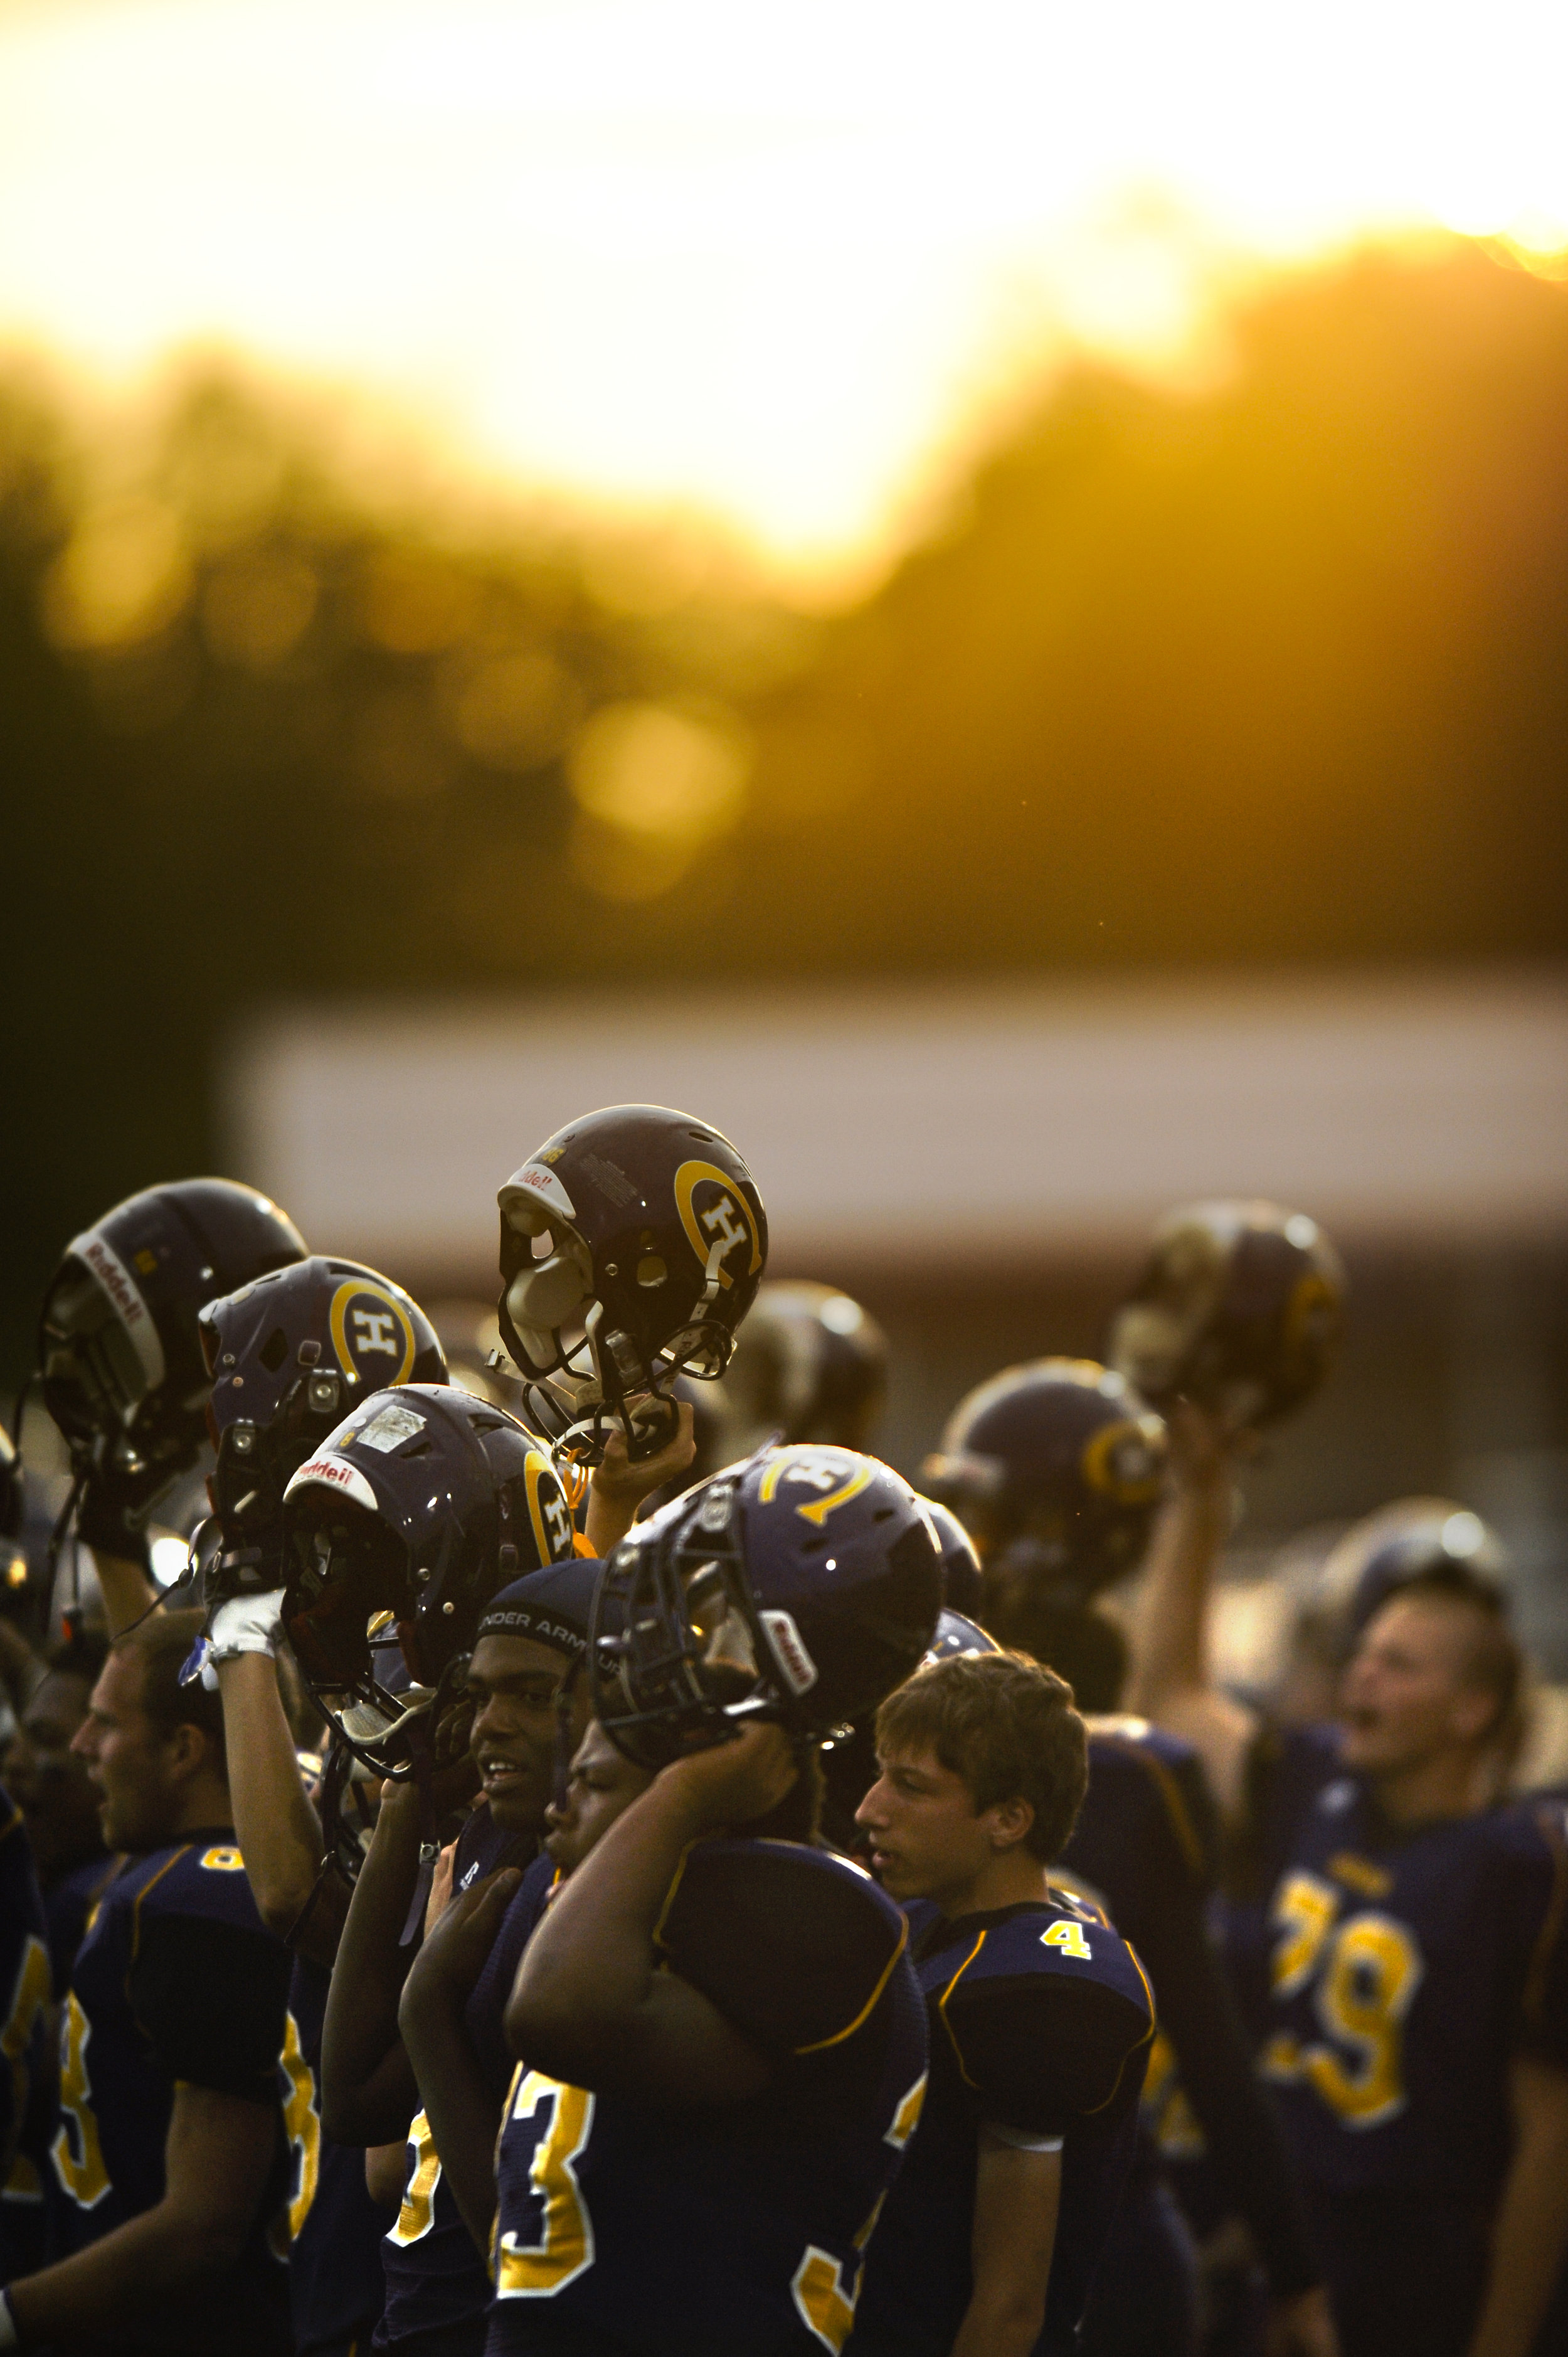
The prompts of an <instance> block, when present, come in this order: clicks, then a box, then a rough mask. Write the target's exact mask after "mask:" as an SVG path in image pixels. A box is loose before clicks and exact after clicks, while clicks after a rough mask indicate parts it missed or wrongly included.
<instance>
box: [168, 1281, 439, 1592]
mask: <svg viewBox="0 0 1568 2357" xmlns="http://www.w3.org/2000/svg"><path fill="white" fill-rule="evenodd" d="M197 1323H198V1326H199V1329H200V1335H201V1349H202V1354H203V1356H204V1358H205V1360H206V1361H207V1371H208V1373H209V1377H210V1379H211V1383H212V1392H211V1398H210V1402H209V1411H208V1422H209V1431H210V1433H211V1436H212V1439H213V1442H214V1445H215V1446H216V1448H217V1451H218V1465H217V1469H216V1471H215V1472H214V1473H213V1476H212V1481H211V1494H212V1504H213V1510H214V1512H215V1513H216V1515H217V1517H218V1522H219V1525H220V1532H221V1536H222V1544H221V1547H220V1551H219V1552H218V1554H217V1555H215V1556H214V1557H213V1558H212V1560H211V1561H210V1563H209V1565H208V1566H207V1567H206V1574H205V1580H204V1589H203V1593H204V1599H205V1600H206V1601H208V1602H209V1603H210V1602H211V1601H213V1600H214V1599H215V1598H218V1597H221V1596H242V1595H245V1594H259V1593H263V1592H264V1591H266V1590H267V1589H269V1588H274V1587H277V1586H278V1584H279V1582H280V1581H281V1580H282V1578H283V1574H284V1534H283V1496H284V1491H285V1488H286V1486H287V1484H288V1481H289V1478H290V1476H291V1475H292V1474H294V1473H296V1472H297V1471H298V1469H299V1468H300V1467H301V1466H302V1465H303V1464H304V1463H305V1460H306V1458H307V1457H308V1456H309V1455H310V1454H311V1452H312V1450H313V1449H314V1448H316V1446H317V1442H319V1441H323V1440H325V1439H326V1437H327V1436H328V1433H329V1432H331V1431H332V1430H333V1428H334V1426H337V1425H339V1424H341V1423H342V1421H343V1418H344V1416H345V1415H347V1414H348V1413H349V1410H350V1409H351V1408H352V1407H353V1406H354V1405H355V1404H356V1402H358V1401H360V1400H362V1399H365V1398H367V1397H368V1396H369V1395H370V1394H371V1392H377V1391H381V1390H384V1389H387V1388H388V1387H390V1386H392V1385H393V1384H397V1383H446V1379H447V1373H446V1358H445V1356H444V1355H443V1352H442V1349H441V1345H440V1342H439V1341H438V1340H437V1339H436V1335H435V1328H434V1327H433V1326H432V1325H431V1323H430V1320H429V1318H426V1316H425V1314H424V1310H423V1309H421V1308H420V1307H419V1305H418V1303H417V1302H415V1301H413V1300H411V1299H410V1298H409V1297H408V1295H407V1294H406V1293H405V1292H404V1291H403V1287H402V1286H400V1285H394V1284H393V1283H392V1280H391V1278H390V1277H385V1276H382V1275H380V1274H379V1273H378V1271H376V1270H375V1269H373V1268H366V1267H364V1266H363V1265H362V1264H361V1263H360V1262H359V1261H355V1260H326V1259H323V1258H321V1257H320V1256H319V1255H314V1256H313V1257H312V1258H310V1259H309V1260H302V1261H296V1262H295V1264H294V1265H293V1266H292V1267H291V1268H282V1269H274V1270H273V1271H272V1272H271V1273H270V1274H269V1275H265V1276H259V1277H257V1278H255V1279H254V1281H253V1282H252V1284H250V1285H242V1286H241V1287H240V1288H239V1290H238V1291H237V1292H235V1293H229V1294H225V1295H224V1297H223V1298H222V1300H220V1301H209V1303H208V1305H207V1307H206V1308H204V1309H203V1310H202V1311H201V1313H200V1315H199V1318H198V1320H197Z"/></svg>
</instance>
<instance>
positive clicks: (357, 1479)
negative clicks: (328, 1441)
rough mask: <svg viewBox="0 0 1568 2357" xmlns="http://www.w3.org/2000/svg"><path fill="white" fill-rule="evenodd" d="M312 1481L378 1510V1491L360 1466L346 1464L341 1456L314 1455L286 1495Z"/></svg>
mask: <svg viewBox="0 0 1568 2357" xmlns="http://www.w3.org/2000/svg"><path fill="white" fill-rule="evenodd" d="M310 1482H319V1483H321V1484H322V1485H323V1486H324V1487H325V1488H327V1489H328V1490H341V1491H344V1493H345V1494H346V1495H347V1496H348V1497H350V1498H352V1499H353V1501H354V1502H355V1504H356V1505H357V1506H368V1507H369V1508H370V1510H371V1513H372V1514H373V1513H374V1512H376V1511H377V1508H376V1493H375V1491H373V1490H372V1489H371V1485H370V1483H369V1482H368V1481H367V1480H366V1479H365V1477H364V1475H363V1474H362V1473H361V1472H360V1469H359V1467H358V1466H357V1465H349V1464H346V1463H345V1462H344V1460H343V1458H340V1457H313V1458H311V1459H310V1462H309V1463H308V1464H307V1465H302V1466H301V1467H300V1469H299V1470H298V1472H297V1473H296V1474H295V1477H294V1479H293V1480H292V1481H291V1482H290V1483H289V1485H288V1487H287V1489H286V1490H285V1491H284V1496H285V1498H292V1497H293V1495H294V1493H295V1491H296V1490H303V1489H304V1488H305V1487H306V1484H307V1483H310Z"/></svg>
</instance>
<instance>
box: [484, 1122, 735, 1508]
mask: <svg viewBox="0 0 1568 2357" xmlns="http://www.w3.org/2000/svg"><path fill="white" fill-rule="evenodd" d="M498 1200H499V1204H500V1274H501V1297H500V1303H499V1311H498V1318H499V1326H500V1331H501V1338H502V1340H503V1341H504V1342H505V1344H506V1347H507V1350H508V1351H510V1354H511V1357H512V1360H513V1361H514V1363H515V1365H516V1367H517V1369H518V1372H520V1374H521V1377H522V1379H523V1382H524V1383H525V1384H526V1385H527V1386H528V1392H529V1400H530V1405H531V1410H532V1412H534V1413H537V1415H539V1417H540V1421H541V1424H542V1427H543V1428H545V1429H548V1430H550V1431H551V1433H552V1435H553V1437H555V1438H556V1440H557V1442H558V1444H559V1445H560V1446H562V1447H563V1448H568V1447H569V1448H571V1449H572V1451H573V1453H574V1454H575V1456H576V1457H577V1458H578V1459H579V1460H580V1461H581V1462H584V1463H590V1462H593V1461H595V1460H596V1458H597V1456H599V1455H601V1454H602V1453H603V1447H604V1436H605V1425H606V1421H607V1419H608V1418H611V1417H613V1418H614V1419H615V1420H616V1421H617V1422H618V1423H619V1424H620V1426H621V1427H622V1429H623V1431H624V1432H625V1434H626V1440H627V1448H628V1454H629V1455H631V1456H632V1457H646V1456H649V1455H651V1454H652V1453H653V1451H654V1450H655V1449H656V1448H660V1447H661V1446H662V1445H663V1442H664V1441H665V1440H666V1439H667V1438H668V1437H669V1435H670V1432H671V1429H672V1426H673V1422H674V1415H675V1410H674V1405H673V1403H672V1402H671V1400H670V1399H669V1396H668V1386H669V1384H670V1383H671V1381H672V1379H673V1378H674V1377H675V1376H677V1375H679V1374H682V1373H683V1374H688V1375H696V1376H698V1377H701V1378H703V1380H709V1379H711V1378H713V1377H714V1376H715V1375H719V1374H722V1373H723V1372H724V1370H725V1366H726V1365H727V1363H728V1361H729V1356H730V1352H731V1350H732V1349H733V1347H734V1343H735V1330H736V1327H737V1326H738V1325H739V1323H740V1321H741V1319H742V1318H744V1317H745V1316H746V1311H747V1310H748V1309H749V1308H750V1307H751V1305H752V1303H753V1301H754V1300H755V1299H756V1297H757V1286H758V1285H759V1284H760V1282H761V1278H762V1272H763V1269H764V1267H765V1266H766V1265H767V1261H768V1215H767V1213H766V1212H765V1211H764V1210H763V1208H762V1198H761V1196H760V1195H759V1194H758V1193H757V1187H756V1183H755V1181H754V1180H753V1179H752V1176H751V1173H750V1172H749V1170H747V1168H746V1164H745V1163H744V1162H743V1161H742V1160H741V1157H740V1156H739V1155H738V1154H737V1153H736V1149H735V1147H734V1146H732V1145H731V1144H730V1142H729V1140H728V1138H726V1137H722V1136H721V1135H719V1133H718V1131H717V1130H716V1129H710V1128H709V1127H708V1126H707V1125H705V1124H704V1123H703V1122H699V1121H695V1120H693V1118H692V1116H691V1115H690V1114H683V1113H674V1112H671V1110H670V1108H669V1107H668V1106H666V1105H610V1106H607V1107H606V1108H605V1109H604V1110H603V1111H601V1112H599V1113H593V1114H587V1115H586V1116H585V1119H583V1120H581V1121H576V1122H573V1123H571V1124H570V1125H568V1126H567V1127H566V1128H565V1129H559V1130H557V1131H556V1132H555V1135H553V1137H549V1138H546V1140H545V1142H544V1144H543V1145H542V1146H540V1147H539V1149H538V1150H537V1152H536V1153H534V1154H532V1155H531V1156H530V1157H529V1159H528V1160H527V1161H526V1162H525V1163H524V1164H523V1165H522V1167H521V1169H518V1170H516V1171H514V1172H513V1173H512V1176H511V1177H510V1179H508V1180H507V1182H506V1184H505V1186H504V1187H502V1188H501V1189H500V1192H499V1199H498ZM639 1393H643V1394H648V1393H651V1394H655V1395H656V1396H657V1397H659V1398H660V1399H661V1401H662V1403H663V1407H662V1413H661V1414H659V1415H639V1417H638V1418H637V1419H636V1421H635V1422H634V1421H633V1418H632V1415H631V1411H630V1409H629V1407H628V1400H629V1399H630V1398H631V1397H632V1395H634V1394H639Z"/></svg>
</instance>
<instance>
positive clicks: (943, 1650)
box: [920, 1609, 1002, 1669]
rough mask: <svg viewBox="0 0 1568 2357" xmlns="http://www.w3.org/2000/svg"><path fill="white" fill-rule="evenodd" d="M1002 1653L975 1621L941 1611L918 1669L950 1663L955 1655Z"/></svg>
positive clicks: (961, 1615) (956, 1613)
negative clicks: (930, 1664) (934, 1663)
mask: <svg viewBox="0 0 1568 2357" xmlns="http://www.w3.org/2000/svg"><path fill="white" fill-rule="evenodd" d="M1001 1651H1002V1648H1001V1646H1000V1645H999V1644H998V1643H997V1641H996V1640H995V1638H994V1637H992V1636H988V1635H987V1633H986V1631H984V1630H983V1628H982V1627H981V1626H980V1624H979V1622H978V1621H976V1620H966V1619H965V1617H964V1615H963V1614H962V1613H961V1612H950V1611H948V1610H946V1609H943V1612H942V1615H941V1618H940V1620H939V1621H938V1622H937V1633H936V1635H935V1636H934V1637H933V1638H932V1639H931V1641H930V1643H929V1645H928V1646H927V1648H926V1651H925V1654H924V1657H923V1659H922V1660H921V1663H920V1667H921V1668H922V1669H924V1668H925V1666H926V1663H928V1662H950V1661H951V1660H952V1658H953V1655H954V1654H955V1653H999V1652H1001Z"/></svg>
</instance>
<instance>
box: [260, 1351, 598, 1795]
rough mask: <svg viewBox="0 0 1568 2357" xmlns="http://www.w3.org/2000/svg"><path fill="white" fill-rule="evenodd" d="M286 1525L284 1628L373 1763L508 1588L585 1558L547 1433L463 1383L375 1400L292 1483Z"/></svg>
mask: <svg viewBox="0 0 1568 2357" xmlns="http://www.w3.org/2000/svg"><path fill="white" fill-rule="evenodd" d="M284 1520H285V1527H286V1531H287V1535H288V1566H287V1571H288V1576H287V1578H286V1580H285V1598H284V1608H283V1619H284V1627H285V1630H286V1631H287V1633H288V1637H289V1641H290V1643H291V1644H292V1645H293V1647H294V1650H295V1657H296V1659H297V1660H298V1663H299V1665H300V1668H301V1670H302V1671H303V1672H304V1674H305V1676H306V1679H307V1681H308V1682H309V1684H310V1686H311V1688H312V1690H313V1692H314V1693H315V1694H316V1695H317V1700H318V1701H320V1702H321V1703H322V1705H323V1707H324V1708H325V1709H326V1710H327V1711H328V1717H331V1718H332V1719H333V1721H334V1724H335V1725H337V1726H338V1727H339V1729H340V1731H341V1732H342V1733H343V1735H344V1736H345V1738H347V1739H348V1740H349V1742H350V1743H351V1744H352V1745H353V1746H354V1748H355V1749H357V1750H358V1751H359V1752H360V1756H361V1757H364V1758H369V1759H371V1760H372V1763H373V1764H379V1763H380V1761H381V1760H391V1759H392V1753H391V1751H389V1749H387V1746H388V1745H389V1743H390V1741H391V1739H392V1738H393V1737H395V1735H396V1734H397V1733H398V1732H399V1731H400V1730H401V1729H402V1728H403V1727H405V1726H406V1724H407V1722H408V1720H409V1719H410V1718H412V1717H413V1716H415V1715H417V1713H418V1712H419V1711H420V1710H421V1709H424V1708H426V1707H428V1706H430V1705H431V1704H432V1703H433V1702H434V1701H435V1699H436V1698H437V1696H438V1695H440V1693H441V1691H442V1689H443V1687H444V1686H445V1685H446V1684H449V1683H450V1680H451V1677H452V1675H453V1674H454V1672H455V1670H456V1665H457V1663H459V1662H460V1660H461V1659H462V1657H463V1656H465V1655H466V1654H467V1652H469V1651H470V1650H471V1648H472V1645H473V1642H474V1631H475V1629H476V1628H477V1626H478V1620H479V1616H480V1614H481V1612H482V1610H483V1609H484V1607H485V1606H486V1605H487V1604H488V1603H489V1599H490V1598H491V1597H492V1596H493V1595H494V1594H495V1592H496V1590H497V1588H498V1587H505V1586H506V1585H507V1583H508V1582H509V1581H510V1580H513V1579H516V1578H518V1577H521V1574H523V1573H524V1572H529V1571H537V1570H540V1569H542V1567H543V1566H544V1565H546V1564H549V1563H555V1562H559V1561H561V1560H562V1559H564V1558H565V1557H567V1556H570V1555H572V1553H573V1533H572V1516H571V1512H570V1510H569V1509H568V1507H567V1504H566V1498H565V1493H564V1491H563V1489H562V1487H561V1482H560V1480H559V1478H558V1476H557V1475H556V1472H555V1469H554V1467H553V1465H552V1463H551V1461H550V1458H549V1457H548V1456H547V1455H546V1454H545V1452H544V1450H543V1449H542V1447H541V1446H540V1444H539V1442H538V1441H537V1440H536V1439H535V1437H534V1436H533V1435H532V1433H531V1432H529V1431H527V1430H526V1429H525V1428H524V1427H523V1426H521V1424H519V1423H518V1421H517V1419H516V1418H515V1417H514V1416H510V1415H508V1414H507V1413H506V1411H505V1409H504V1408H499V1407H496V1406H493V1405H491V1403H490V1402H489V1401H488V1400H480V1399H476V1398H475V1397H474V1395H473V1394H472V1393H470V1392H465V1391H462V1390H460V1389H459V1388H458V1387H457V1386H456V1384H439V1383H409V1384H404V1385H403V1386H401V1387H400V1388H398V1389H396V1390H392V1391H379V1392H374V1393H372V1394H371V1397H370V1398H369V1399H367V1400H363V1401H361V1402H360V1404H359V1405H357V1406H356V1407H355V1408H354V1410H353V1412H352V1414H351V1415H349V1416H348V1417H346V1418H345V1420H344V1421H343V1422H342V1423H341V1424H340V1425H338V1426H337V1428H336V1430H335V1431H333V1432H331V1433H329V1434H328V1437H327V1438H326V1439H325V1440H324V1441H323V1442H322V1443H321V1444H320V1446H319V1447H318V1448H317V1449H316V1450H315V1451H314V1452H313V1454H312V1455H311V1456H310V1457H308V1458H306V1462H305V1463H304V1464H303V1465H302V1466H301V1467H300V1468H299V1470H298V1471H297V1472H296V1473H295V1474H294V1476H293V1477H292V1479H291V1480H290V1481H289V1483H288V1486H287V1488H286V1490H285V1492H284ZM388 1613H390V1614H391V1615H392V1627H394V1628H395V1631H396V1635H397V1640H398V1643H399V1646H400V1648H401V1651H402V1653H403V1660H404V1662H405V1663H406V1665H407V1668H408V1672H409V1674H410V1676H411V1678H412V1679H413V1682H414V1686H413V1688H411V1689H409V1690H407V1691H405V1692H404V1693H403V1695H401V1696H394V1695H392V1694H391V1693H389V1692H388V1691H387V1690H386V1689H385V1688H384V1687H383V1686H382V1685H381V1683H380V1682H379V1681H378V1680H377V1679H375V1678H374V1677H373V1676H372V1674H371V1647H370V1641H369V1636H368V1630H369V1625H370V1623H371V1620H374V1619H376V1618H378V1616H384V1615H385V1614H388ZM414 1689H417V1691H415V1690H414ZM411 1695H412V1696H413V1698H412V1700H411V1699H410V1696H411ZM384 1772H392V1769H391V1767H390V1766H389V1767H388V1768H387V1769H386V1770H384Z"/></svg>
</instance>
